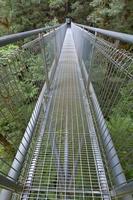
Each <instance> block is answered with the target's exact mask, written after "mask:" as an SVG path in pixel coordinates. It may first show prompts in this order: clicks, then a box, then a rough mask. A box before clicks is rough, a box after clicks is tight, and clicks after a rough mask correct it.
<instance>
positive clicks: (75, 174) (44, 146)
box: [21, 29, 110, 200]
mask: <svg viewBox="0 0 133 200" xmlns="http://www.w3.org/2000/svg"><path fill="white" fill-rule="evenodd" d="M51 90H52V92H53V95H52V100H51V105H50V110H49V114H48V118H47V123H46V124H47V125H46V128H45V132H43V133H42V134H41V135H40V137H39V138H38V141H37V145H36V148H35V152H34V154H33V159H32V163H31V166H30V168H29V173H28V177H27V180H26V183H25V188H24V191H23V194H22V196H21V199H48V200H51V199H67V200H68V199H110V196H109V192H108V186H107V181H106V176H105V172H104V167H103V163H102V159H101V155H100V151H99V147H98V142H97V138H96V134H95V130H94V126H93V122H92V117H91V114H90V109H89V105H88V102H87V99H86V95H85V88H84V85H83V81H82V77H81V72H80V68H79V63H78V58H77V54H76V50H75V46H74V41H73V37H72V33H71V29H67V32H66V36H65V40H64V44H63V48H62V52H61V56H60V59H59V63H58V67H57V70H56V74H55V79H54V81H53V85H52V89H51Z"/></svg>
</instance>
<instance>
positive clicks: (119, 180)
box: [72, 23, 133, 200]
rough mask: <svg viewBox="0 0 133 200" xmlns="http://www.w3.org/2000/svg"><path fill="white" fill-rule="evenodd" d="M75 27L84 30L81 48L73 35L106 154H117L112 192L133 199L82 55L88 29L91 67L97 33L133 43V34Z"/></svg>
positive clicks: (114, 159)
mask: <svg viewBox="0 0 133 200" xmlns="http://www.w3.org/2000/svg"><path fill="white" fill-rule="evenodd" d="M74 27H76V28H78V29H79V31H81V32H82V38H80V39H81V42H80V43H81V44H80V47H81V48H78V46H77V40H76V39H77V38H75V37H76V36H74V33H73V36H74V40H75V46H77V48H76V49H77V53H78V58H79V62H80V64H81V66H82V67H81V68H82V69H81V71H82V75H83V79H84V83H85V85H86V91H87V93H88V91H89V94H88V95H89V97H90V98H91V101H92V104H93V108H94V112H95V114H96V118H97V122H98V125H99V128H100V134H101V138H102V141H103V144H104V146H105V151H106V155H107V158H108V160H110V158H112V157H113V155H116V156H115V157H113V158H112V159H111V161H110V165H111V166H112V168H113V169H112V174H113V177H114V180H115V184H116V189H115V188H114V189H112V191H111V194H112V196H113V197H116V196H123V199H124V200H131V199H132V197H131V195H127V194H133V187H132V186H133V182H131V183H130V185H129V186H128V183H127V181H126V177H125V175H124V172H123V169H122V166H121V164H120V160H119V157H118V155H117V152H116V149H115V147H114V144H113V141H112V139H111V136H110V133H109V130H108V128H107V125H106V122H105V119H104V116H103V114H102V111H101V108H100V105H99V103H98V100H97V97H96V94H95V91H94V89H93V86H92V84H91V81H90V77H89V72H87V70H86V68H85V64H84V61H83V59H82V55H83V52H82V51H83V48H84V47H83V37H84V34H85V35H86V37H87V36H89V35H88V34H89V33H88V31H89V30H90V31H93V32H94V38H95V39H94V41H93V44H92V51H91V56H90V58H91V60H90V68H91V66H92V60H93V59H94V48H95V42H96V40H97V33H100V34H103V35H106V36H109V37H112V38H114V39H116V40H121V41H124V42H128V43H131V44H132V43H133V35H128V34H124V33H118V32H113V31H107V30H103V29H97V28H93V27H88V26H85V25H81V24H74V23H72V29H74ZM74 31H75V30H73V32H74ZM78 41H79V40H78ZM79 51H80V52H79ZM89 71H90V70H89ZM99 116H100V117H99ZM104 138H107V139H106V141H105V140H104ZM108 142H109V145H106V144H107V143H108ZM110 149H111V151H110ZM118 163H119V165H118ZM115 165H116V167H113V166H115ZM118 171H119V176H118V175H117V176H116V174H118ZM117 186H120V187H117ZM123 191H124V192H123ZM128 191H129V192H128Z"/></svg>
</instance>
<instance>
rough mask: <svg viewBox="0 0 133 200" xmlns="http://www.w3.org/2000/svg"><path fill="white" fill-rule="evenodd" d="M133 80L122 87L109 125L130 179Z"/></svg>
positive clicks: (132, 142)
mask: <svg viewBox="0 0 133 200" xmlns="http://www.w3.org/2000/svg"><path fill="white" fill-rule="evenodd" d="M132 88H133V82H129V83H128V84H127V85H126V86H125V87H123V88H122V89H121V92H120V93H121V98H120V100H119V102H118V103H117V104H116V106H115V107H114V109H113V111H112V114H111V116H110V119H109V122H108V127H109V130H110V132H111V134H112V138H113V141H114V143H115V147H116V150H117V151H118V155H119V157H120V160H121V164H122V166H123V169H124V170H125V174H126V176H127V178H128V179H130V178H132V177H133V162H132V159H130V158H131V157H132V156H133V153H132V146H133V140H132V134H133V94H132Z"/></svg>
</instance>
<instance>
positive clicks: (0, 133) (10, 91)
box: [0, 25, 66, 181]
mask: <svg viewBox="0 0 133 200" xmlns="http://www.w3.org/2000/svg"><path fill="white" fill-rule="evenodd" d="M65 31H66V26H65V25H62V26H60V27H59V28H57V29H54V31H51V32H49V33H47V34H45V35H43V34H41V35H39V37H38V38H36V39H34V40H32V41H29V42H28V43H26V44H24V45H22V41H21V42H20V43H21V47H18V46H15V45H10V46H9V47H2V48H1V51H0V54H1V58H0V63H1V67H0V168H1V170H0V173H1V174H2V175H4V176H7V177H8V178H9V179H11V180H13V181H16V179H17V178H18V176H19V174H20V168H22V165H23V161H22V160H24V159H25V161H27V159H28V157H29V156H30V155H31V154H30V153H29V155H28V156H27V159H26V158H25V156H26V152H27V150H28V147H29V143H31V140H32V135H33V132H34V129H35V125H36V123H37V118H38V114H39V112H40V110H41V104H42V103H43V98H45V92H47V88H46V84H45V85H44V83H45V81H46V76H47V78H48V79H49V81H51V79H52V73H53V72H54V70H55V67H56V62H57V60H58V57H59V54H60V52H59V51H58V52H57V51H56V48H57V41H56V36H58V35H59V34H60V38H61V40H60V42H59V44H58V45H59V47H60V49H61V46H62V43H63V38H64V35H65ZM7 49H8V54H7V51H6V50H7ZM43 53H45V57H44V55H43ZM46 69H47V70H46ZM50 78H51V79H50ZM37 100H38V101H37ZM45 103H46V102H45ZM29 120H30V121H29ZM27 124H28V126H27ZM26 127H27V128H26ZM24 132H25V134H24ZM32 146H34V145H30V152H31V151H32ZM16 152H17V154H16ZM15 155H16V156H15ZM13 160H14V161H13ZM12 162H13V165H12ZM9 170H10V171H9ZM8 172H9V173H8ZM21 175H22V174H21Z"/></svg>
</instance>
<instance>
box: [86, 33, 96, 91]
mask: <svg viewBox="0 0 133 200" xmlns="http://www.w3.org/2000/svg"><path fill="white" fill-rule="evenodd" d="M96 40H97V32H95V39H94V42H93V44H92V50H91V56H90V64H89V69H88V80H87V85H86V89H88V88H89V84H90V70H91V67H92V64H93V59H94V50H95V43H96Z"/></svg>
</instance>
